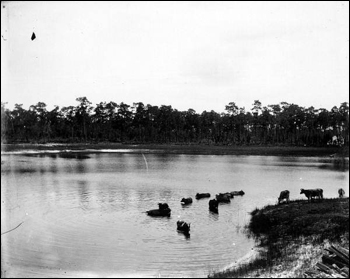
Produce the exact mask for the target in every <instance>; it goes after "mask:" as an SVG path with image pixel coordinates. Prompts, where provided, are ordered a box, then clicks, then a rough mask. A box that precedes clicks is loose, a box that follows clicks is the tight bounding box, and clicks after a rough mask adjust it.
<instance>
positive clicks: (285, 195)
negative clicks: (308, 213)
mask: <svg viewBox="0 0 350 279" xmlns="http://www.w3.org/2000/svg"><path fill="white" fill-rule="evenodd" d="M300 194H301V195H302V194H305V196H306V197H307V200H308V201H310V202H312V200H313V198H317V199H320V200H321V199H323V189H321V188H316V189H300ZM344 194H345V191H344V189H343V188H340V189H339V190H338V195H339V198H342V197H344ZM283 200H286V202H287V203H288V202H289V191H288V190H284V191H282V192H281V193H280V196H279V197H278V204H280V203H281V201H283Z"/></svg>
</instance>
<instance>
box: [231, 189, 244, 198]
mask: <svg viewBox="0 0 350 279" xmlns="http://www.w3.org/2000/svg"><path fill="white" fill-rule="evenodd" d="M230 194H231V197H234V196H243V195H244V194H245V193H244V192H243V191H242V190H241V191H232V192H230Z"/></svg>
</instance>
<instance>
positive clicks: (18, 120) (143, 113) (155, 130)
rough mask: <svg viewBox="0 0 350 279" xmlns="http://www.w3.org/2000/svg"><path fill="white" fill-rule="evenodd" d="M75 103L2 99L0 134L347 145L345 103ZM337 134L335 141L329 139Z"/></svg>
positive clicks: (41, 138) (34, 138)
mask: <svg viewBox="0 0 350 279" xmlns="http://www.w3.org/2000/svg"><path fill="white" fill-rule="evenodd" d="M76 101H77V102H78V104H77V105H75V106H68V107H62V108H59V107H58V106H55V108H54V109H52V110H50V111H49V110H47V106H46V104H45V103H43V102H38V103H37V104H35V105H32V106H30V107H29V109H28V110H26V109H24V108H23V105H22V104H16V105H15V107H14V109H13V110H10V109H8V108H6V103H3V102H2V103H1V140H2V142H3V143H4V142H7V143H16V142H40V143H44V142H63V143H71V142H103V141H106V142H123V143H180V144H181V143H183V144H188V143H196V144H220V145H242V144H272V145H279V144H282V145H306V146H324V145H327V144H340V145H343V144H345V145H347V146H348V145H349V104H348V103H347V102H344V103H341V104H340V106H339V107H337V106H334V107H333V108H332V109H331V110H330V111H328V110H327V109H324V108H319V109H315V108H314V107H312V106H311V107H309V108H305V107H301V106H298V105H296V104H289V103H287V102H281V103H279V104H275V105H268V106H262V104H261V102H260V101H259V100H255V101H254V103H253V104H252V108H251V110H250V111H246V110H245V108H244V107H243V108H242V107H241V108H240V107H238V106H237V105H236V103H234V102H230V103H229V104H228V105H226V106H225V112H224V113H217V112H215V111H213V110H211V111H203V112H202V113H197V112H196V111H195V110H193V109H188V110H187V111H178V110H177V109H174V108H173V107H172V106H170V105H161V106H160V107H159V106H152V105H150V104H147V105H144V104H143V103H142V102H137V103H133V104H132V106H130V105H128V104H125V103H123V102H121V103H120V104H118V103H115V102H112V101H111V102H108V103H107V102H100V103H99V104H96V106H93V105H92V103H91V102H90V101H89V100H88V99H87V98H86V97H79V98H77V99H76ZM334 136H336V139H337V140H336V141H334V139H335V138H334Z"/></svg>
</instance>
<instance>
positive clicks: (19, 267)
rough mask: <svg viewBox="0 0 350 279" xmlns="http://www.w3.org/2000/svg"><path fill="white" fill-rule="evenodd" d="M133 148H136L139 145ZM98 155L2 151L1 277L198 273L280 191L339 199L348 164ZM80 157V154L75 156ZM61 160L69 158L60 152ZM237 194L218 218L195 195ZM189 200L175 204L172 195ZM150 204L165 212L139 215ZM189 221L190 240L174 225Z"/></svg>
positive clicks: (239, 242) (243, 244)
mask: <svg viewBox="0 0 350 279" xmlns="http://www.w3.org/2000/svg"><path fill="white" fill-rule="evenodd" d="M139 152H140V151H139ZM139 152H135V153H129V152H127V153H123V152H117V153H116V152H114V153H110V152H99V153H89V154H87V155H88V156H87V157H86V156H85V157H84V156H79V157H77V158H74V156H71V158H67V156H61V155H59V154H55V153H53V154H21V153H18V154H14V153H12V154H11V153H2V156H1V160H2V165H1V233H2V234H3V233H4V232H7V231H9V230H11V229H14V228H16V227H17V226H18V225H19V224H21V225H20V226H19V227H17V228H16V229H14V230H13V231H10V232H8V233H5V234H3V235H2V236H1V267H2V271H3V272H6V273H5V274H3V275H4V276H9V277H206V276H207V275H208V273H209V272H211V271H213V270H218V269H222V268H224V267H225V266H228V265H230V264H231V263H233V262H235V261H236V260H238V259H239V258H241V257H243V256H244V255H246V254H247V253H248V252H249V251H250V250H251V249H252V247H253V246H254V241H253V240H252V239H248V238H247V237H246V235H245V234H244V232H243V227H244V225H245V224H247V222H249V218H250V216H249V212H251V211H252V210H253V209H255V208H256V207H262V206H265V205H267V204H275V203H276V202H277V197H278V196H279V193H280V191H282V190H285V189H288V190H289V191H290V198H291V199H305V196H304V195H303V196H302V195H300V194H299V193H300V188H323V190H324V197H327V198H331V197H332V198H333V197H337V189H338V188H340V187H343V188H344V189H345V190H346V195H348V190H347V189H348V181H349V170H348V169H343V168H341V167H339V166H338V165H336V164H334V163H333V161H332V159H331V158H329V159H328V158H318V157H312V158H311V157H298V158H293V157H273V156H229V155H221V156H211V155H174V154H151V153H147V152H144V153H139ZM85 155H86V154H85ZM68 157H69V156H68ZM235 190H237V191H238V190H243V191H244V192H245V193H246V194H245V195H244V196H242V197H235V198H234V199H233V200H232V201H231V203H230V204H220V206H219V214H213V213H210V212H209V211H208V202H209V199H202V200H196V199H195V194H196V193H197V192H209V193H211V195H212V197H211V198H213V197H215V194H217V193H220V192H229V191H235ZM183 197H192V198H193V204H191V205H189V206H182V205H181V203H180V200H181V198H183ZM159 202H166V203H168V204H169V207H170V208H171V210H172V211H171V217H170V218H167V217H165V218H159V217H158V218H154V217H150V216H147V214H146V213H145V211H146V210H149V209H155V208H157V207H158V203H159ZM179 219H182V220H184V221H187V222H190V223H191V231H190V237H186V236H185V235H183V234H181V233H179V232H177V230H176V221H177V220H179Z"/></svg>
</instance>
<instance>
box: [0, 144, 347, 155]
mask: <svg viewBox="0 0 350 279" xmlns="http://www.w3.org/2000/svg"><path fill="white" fill-rule="evenodd" d="M102 150H103V151H104V152H108V151H110V152H123V153H135V152H141V153H165V154H188V155H255V156H292V157H300V156H306V157H322V156H324V157H341V158H348V157H349V148H348V147H341V148H340V147H304V146H271V145H269V146H264V145H241V146H233V145H231V146H222V145H198V144H182V145H181V144H122V143H69V144H62V143H46V144H35V143H22V144H18V143H16V144H3V143H2V144H1V153H2V154H6V153H9V152H21V151H22V152H24V151H31V152H35V151H37V152H40V153H45V151H47V153H50V152H53V151H55V152H57V153H59V152H79V153H84V152H85V153H94V152H101V151H102Z"/></svg>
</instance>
